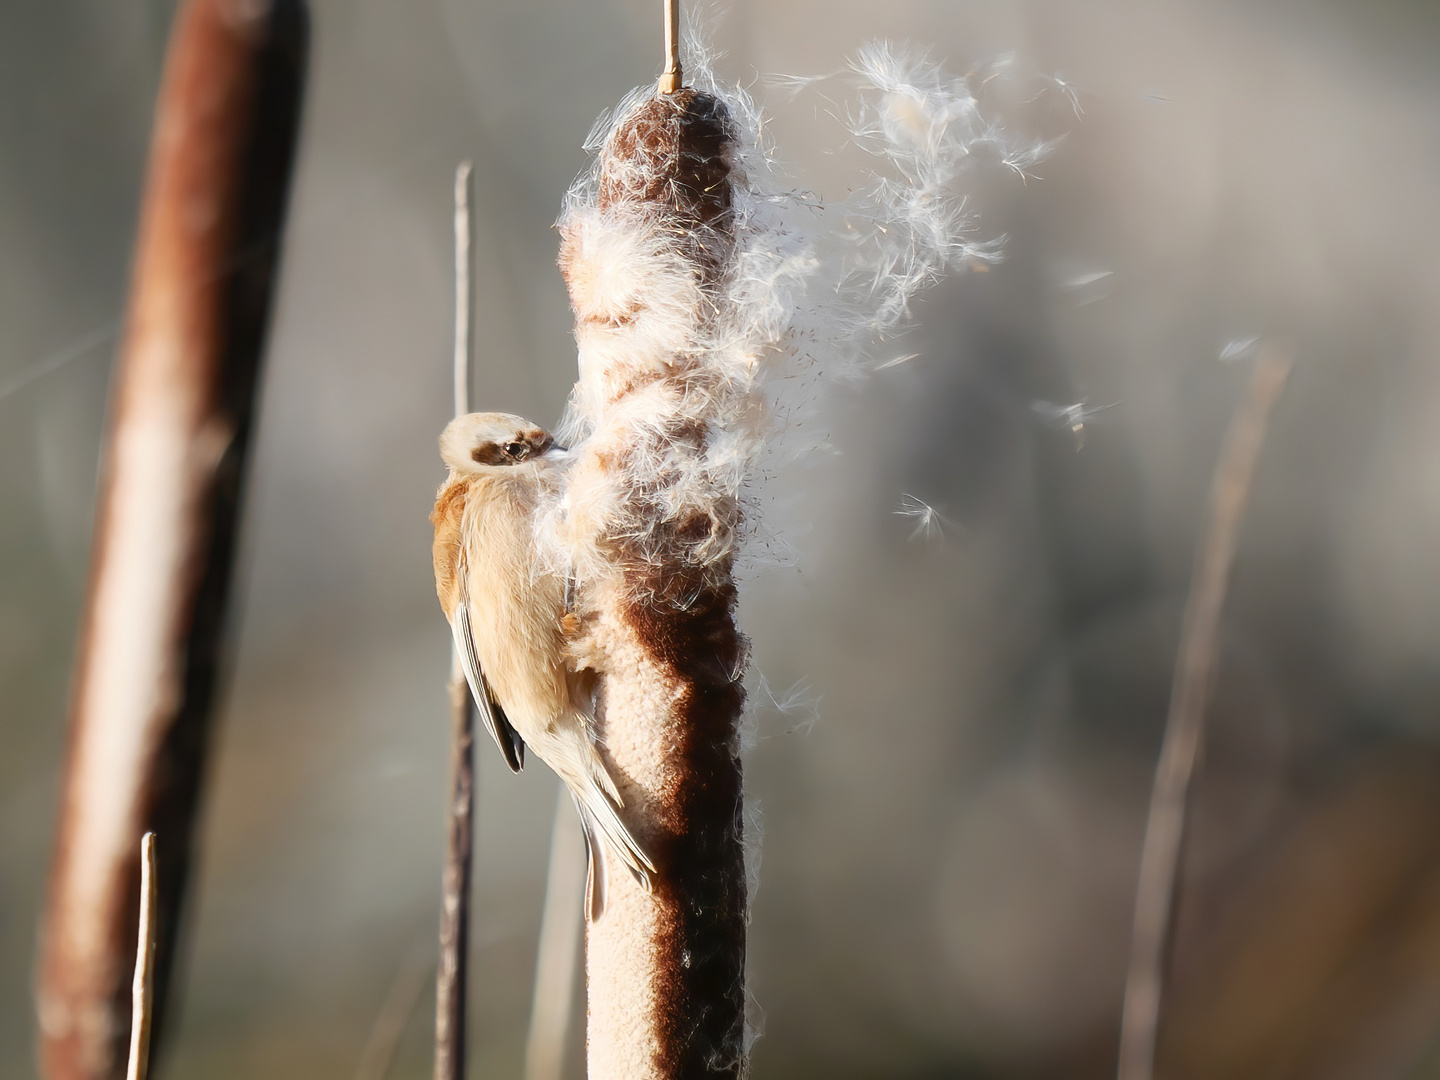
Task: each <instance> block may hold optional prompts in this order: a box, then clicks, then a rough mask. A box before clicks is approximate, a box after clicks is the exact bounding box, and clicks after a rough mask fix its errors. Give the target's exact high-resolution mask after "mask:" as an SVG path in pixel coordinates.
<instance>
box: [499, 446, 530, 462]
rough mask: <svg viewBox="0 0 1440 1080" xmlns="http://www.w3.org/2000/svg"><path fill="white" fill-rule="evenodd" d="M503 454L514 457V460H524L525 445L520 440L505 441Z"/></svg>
mask: <svg viewBox="0 0 1440 1080" xmlns="http://www.w3.org/2000/svg"><path fill="white" fill-rule="evenodd" d="M504 449H505V456H506V457H510V458H514V459H515V460H516V461H524V460H525V451H526V446H525V444H524V443H522V442H507V443H506V444H505V447H504Z"/></svg>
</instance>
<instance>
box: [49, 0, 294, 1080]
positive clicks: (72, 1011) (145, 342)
mask: <svg viewBox="0 0 1440 1080" xmlns="http://www.w3.org/2000/svg"><path fill="white" fill-rule="evenodd" d="M306 37H307V17H306V13H305V8H304V5H303V2H302V0H269V2H265V0H189V2H187V3H185V4H183V5H181V7H180V10H179V12H178V14H177V16H176V20H175V26H174V31H173V34H172V37H171V42H170V49H169V53H168V56H167V60H166V68H165V75H164V80H163V83H162V87H161V91H160V98H159V102H158V104H157V107H156V118H155V130H154V136H153V143H152V146H151V153H150V164H149V175H148V179H147V182H146V189H145V201H144V206H143V210H142V213H141V223H140V234H139V239H138V243H137V248H136V258H135V268H134V276H133V279H132V282H131V294H130V304H129V310H128V313H127V319H126V330H125V337H124V342H123V346H122V350H121V356H120V360H119V364H118V366H117V369H116V374H115V382H114V386H113V388H112V393H111V413H110V418H109V427H108V433H107V440H106V444H105V460H104V463H103V469H102V483H101V491H100V504H99V509H98V512H97V515H96V528H95V539H94V546H93V551H92V558H91V571H90V584H89V591H88V594H87V598H86V605H85V614H84V620H83V624H82V629H81V633H80V642H79V648H78V659H77V666H76V674H75V681H74V689H73V697H72V702H71V713H70V743H69V751H68V757H67V761H66V765H65V774H64V780H63V793H62V798H61V806H60V816H59V822H58V825H57V828H56V832H55V848H54V855H53V861H52V865H51V877H50V891H49V898H48V902H47V906H46V909H45V915H44V921H45V925H44V930H43V940H42V944H41V950H40V958H39V988H38V1003H37V1004H38V1012H39V1039H40V1065H41V1071H42V1073H43V1075H44V1076H46V1077H47V1078H49V1080H113V1078H115V1077H118V1076H121V1075H123V1072H124V1069H125V1059H126V1041H127V1040H126V1035H127V1032H128V1029H129V1027H130V1025H129V1016H130V1011H131V1005H130V1001H129V995H128V994H127V993H126V990H127V982H128V977H129V973H130V965H129V958H130V957H131V956H133V955H134V952H135V929H136V904H137V897H138V895H139V890H138V888H137V886H138V884H139V873H140V870H139V866H138V865H137V862H136V859H135V852H136V850H137V848H138V846H139V842H140V837H141V834H142V833H144V832H147V831H154V832H158V833H160V834H162V835H164V837H165V845H164V847H163V848H162V849H161V851H160V852H159V859H160V865H159V871H158V877H159V902H158V911H159V932H158V941H159V960H158V963H157V967H156V971H155V989H154V993H155V1029H156V1034H157V1036H158V1035H159V1034H160V1033H161V1028H162V1022H163V1019H164V1012H165V1010H164V1005H165V998H166V988H167V986H168V974H169V969H170V964H171V962H172V960H173V958H174V956H175V955H176V949H175V938H176V933H177V929H178V927H179V925H180V912H181V901H182V898H183V895H184V891H185V885H186V880H187V877H188V865H189V861H190V852H191V845H192V831H193V825H194V821H195V813H196V807H197V804H198V801H199V795H200V787H201V779H202V776H203V773H204V760H205V752H206V747H207V744H208V741H209V731H210V717H211V715H212V712H213V704H214V699H215V686H216V676H217V671H218V667H219V664H220V658H221V657H220V654H221V644H222V638H223V633H222V631H223V628H224V624H225V615H226V608H227V601H228V598H229V593H230V579H231V568H232V564H233V562H234V554H235V544H236V536H237V532H238V526H239V522H240V494H241V486H242V480H243V475H244V465H245V460H246V450H247V447H248V445H249V437H250V430H251V424H252V419H253V413H254V403H255V396H256V387H257V381H258V376H259V372H260V359H261V354H262V351H263V348H264V344H265V335H266V327H267V323H268V316H269V311H270V300H271V295H272V292H273V284H274V278H275V271H276V267H277V263H278V256H279V250H280V244H279V238H280V230H281V226H282V224H283V220H284V215H285V205H286V195H287V191H288V187H289V178H290V170H291V163H292V160H293V153H294V146H295V136H296V132H297V128H298V121H299V110H300V95H301V88H302V83H303V77H304V67H305V55H306Z"/></svg>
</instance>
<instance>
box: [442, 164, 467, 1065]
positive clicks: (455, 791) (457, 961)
mask: <svg viewBox="0 0 1440 1080" xmlns="http://www.w3.org/2000/svg"><path fill="white" fill-rule="evenodd" d="M470 171H471V170H470V163H469V162H468V161H466V162H462V163H461V164H460V166H459V167H458V168H456V170H455V351H454V356H453V367H454V382H455V415H456V416H461V415H463V414H465V413H467V412H469V411H470V334H471V329H470V260H471V254H470V235H471V226H470ZM447 806H448V809H447V820H448V829H447V834H446V837H447V838H446V845H445V872H444V877H443V879H442V882H441V900H440V963H439V967H438V969H437V971H436V975H435V1080H464V1076H465V1010H466V1000H467V990H468V986H469V970H468V966H469V952H470V868H471V858H472V855H473V845H474V833H475V823H474V813H475V705H474V703H473V702H472V701H471V700H470V687H469V685H468V684H467V683H466V681H465V672H464V669H463V668H462V667H461V666H460V658H459V656H458V655H457V654H455V653H454V651H453V649H452V652H451V659H450V801H449V803H448V804H447Z"/></svg>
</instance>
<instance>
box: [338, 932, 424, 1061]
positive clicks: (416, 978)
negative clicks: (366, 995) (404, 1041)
mask: <svg viewBox="0 0 1440 1080" xmlns="http://www.w3.org/2000/svg"><path fill="white" fill-rule="evenodd" d="M427 952H428V950H426V949H418V948H416V949H411V950H410V952H409V953H407V954H406V956H405V958H404V959H403V960H402V961H401V962H400V967H399V969H398V970H397V971H396V972H395V977H394V978H393V979H392V980H391V982H390V989H389V991H388V992H387V993H386V994H385V1000H384V1002H382V1003H381V1005H380V1011H379V1012H378V1013H376V1014H375V1022H374V1023H373V1024H371V1025H370V1035H369V1037H368V1038H367V1039H366V1040H365V1049H364V1050H363V1051H362V1052H361V1054H360V1064H359V1065H358V1066H357V1067H356V1069H355V1080H385V1077H386V1076H388V1075H389V1074H390V1067H391V1066H392V1065H393V1064H394V1063H395V1054H396V1052H397V1051H398V1050H399V1049H400V1040H401V1038H402V1037H403V1036H404V1034H405V1028H406V1025H407V1024H409V1022H410V1017H411V1015H412V1014H413V1013H414V1012H415V1006H416V1005H417V1004H418V1003H419V1001H420V995H421V994H422V993H424V991H425V981H426V979H427V978H428V977H429V975H430V965H429V963H427V961H426V953H427Z"/></svg>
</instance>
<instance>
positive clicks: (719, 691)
mask: <svg viewBox="0 0 1440 1080" xmlns="http://www.w3.org/2000/svg"><path fill="white" fill-rule="evenodd" d="M731 146H732V129H731V121H730V116H729V113H728V111H727V109H726V107H725V105H724V104H723V103H722V102H720V101H719V100H718V99H716V98H715V97H713V96H711V95H709V94H706V93H702V92H698V91H695V90H692V89H688V88H681V89H679V90H677V91H675V92H674V93H672V94H664V93H656V94H655V95H654V96H652V97H649V98H648V99H646V100H643V101H641V102H638V103H636V104H635V106H634V107H633V108H632V109H631V111H630V112H629V113H628V114H627V115H626V116H625V118H624V119H622V120H621V121H620V123H619V125H618V126H617V127H616V129H615V130H614V131H613V132H612V134H611V136H610V138H609V140H608V141H607V144H606V147H605V149H604V150H602V152H601V155H600V162H599V175H598V178H597V179H598V186H597V200H596V203H595V204H594V208H593V211H587V213H590V214H591V215H592V216H591V217H589V218H586V219H583V220H582V219H581V218H578V217H577V218H575V219H573V220H571V221H570V222H568V223H562V235H563V244H564V247H563V249H562V255H561V262H562V266H564V268H565V271H566V275H567V278H568V280H569V284H570V287H571V298H572V301H573V302H574V304H575V307H576V317H577V322H578V330H577V336H578V337H579V338H580V339H581V355H582V361H581V364H582V377H581V388H580V391H579V393H580V394H581V395H582V397H583V396H584V395H586V394H589V397H588V398H587V399H586V400H588V401H590V402H591V404H592V406H593V407H594V409H595V410H596V413H595V416H596V423H597V425H598V429H599V430H598V431H597V433H596V434H595V435H592V436H591V437H590V438H589V439H587V440H586V442H585V443H584V444H582V445H581V447H579V449H578V456H577V461H576V464H575V467H574V472H573V474H572V480H571V482H570V487H569V493H570V498H571V499H572V500H573V501H574V502H575V504H576V505H577V507H581V504H583V503H584V498H583V497H582V493H583V492H596V491H603V492H609V493H610V494H609V495H604V496H602V498H606V499H609V498H611V497H613V499H614V500H615V501H614V502H610V503H606V504H605V505H608V506H610V507H612V509H613V511H614V514H615V516H614V517H612V518H607V519H605V520H603V521H602V522H601V523H600V524H599V525H598V526H597V528H598V532H597V533H596V534H594V535H593V536H591V541H590V542H591V543H592V547H590V548H589V549H588V550H592V551H594V552H596V553H598V559H599V563H600V565H599V566H598V567H591V568H589V569H587V570H585V571H584V572H583V573H582V575H581V578H582V580H581V587H582V588H581V591H582V602H581V611H580V614H581V629H580V632H579V635H578V637H579V640H578V641H577V653H579V654H580V655H581V656H582V657H583V660H584V662H585V664H586V665H587V666H589V667H591V668H592V669H593V670H595V671H596V672H597V673H598V674H599V676H600V678H599V686H598V692H597V695H596V701H597V721H598V726H599V731H600V736H601V747H602V752H603V754H604V755H605V758H606V764H607V766H608V768H609V772H610V775H611V776H613V777H614V778H615V780H616V783H617V785H618V787H619V790H620V795H621V797H622V799H623V802H624V818H625V821H626V823H627V824H628V826H629V827H630V829H631V831H632V833H633V834H634V835H635V836H636V838H637V839H638V840H639V841H640V843H641V845H642V846H643V847H644V848H645V850H646V852H647V853H648V854H649V856H650V857H651V859H652V860H653V862H654V863H655V865H656V867H657V871H658V872H657V873H656V874H655V875H654V889H653V892H646V891H645V890H644V889H643V888H642V887H641V885H640V884H639V883H637V882H636V881H635V880H634V879H632V878H631V877H630V876H629V875H627V874H626V873H625V872H624V871H623V869H621V868H619V866H618V864H617V862H616V861H614V860H612V862H611V870H610V874H609V895H608V898H607V902H606V909H605V913H604V916H603V917H602V918H600V919H598V920H595V921H592V922H591V923H590V925H589V929H588V934H587V974H588V990H589V1025H588V1048H589V1050H588V1052H589V1075H590V1077H591V1078H592V1080H646V1078H657V1080H658V1078H674V1077H690V1076H701V1075H711V1074H714V1075H717V1076H740V1075H741V1074H742V1073H743V1072H744V1068H745V1066H744V1054H743V1030H744V1021H743V1014H744V971H745V913H746V890H745V871H744V853H743V849H742V833H743V827H742V819H741V799H742V784H741V768H740V761H739V758H738V756H737V754H738V740H737V738H736V725H737V723H738V721H739V717H740V711H741V706H742V704H743V693H742V691H741V688H740V684H739V681H738V680H739V675H740V673H741V671H742V670H743V667H744V653H745V645H744V641H743V639H742V638H741V636H740V634H739V633H738V631H737V630H736V626H735V619H734V608H735V586H734V583H733V581H732V579H731V572H730V567H731V556H730V554H728V552H729V551H731V550H732V548H731V547H730V546H729V545H730V544H731V543H732V541H733V537H734V535H735V533H736V529H737V523H738V521H739V517H740V510H739V506H738V504H737V501H736V498H735V497H734V495H733V493H732V492H731V491H730V489H727V488H725V487H724V486H723V485H720V484H714V485H711V484H709V483H708V482H706V481H704V480H700V481H699V482H698V484H697V486H695V487H692V488H687V489H686V494H685V495H683V496H682V495H681V494H680V492H679V488H678V485H679V484H680V483H681V481H680V479H679V478H680V477H681V476H684V475H687V473H686V468H685V467H684V466H682V465H680V464H679V463H680V462H686V461H703V460H704V459H705V458H704V456H705V454H706V453H707V452H708V451H707V447H709V446H710V445H711V443H710V439H711V436H712V434H713V435H714V436H715V437H717V438H718V437H719V435H720V431H719V429H718V427H715V424H716V421H717V416H716V415H715V414H714V413H713V412H712V409H713V406H712V405H710V404H707V403H710V402H713V401H715V400H718V394H719V391H718V390H717V389H716V387H717V386H718V383H717V382H716V381H715V380H716V376H715V373H714V371H713V369H711V368H710V367H708V366H707V363H706V360H705V354H704V346H703V339H704V338H705V335H706V332H707V330H706V328H707V326H708V325H709V320H711V319H713V318H715V317H717V310H718V309H717V306H716V305H718V304H721V303H723V302H724V301H723V298H722V297H721V296H720V292H719V283H720V282H721V281H722V280H724V278H725V275H726V273H727V270H728V263H729V259H730V258H731V253H732V244H733V236H732V234H731V229H732V218H731V207H732V188H731V185H732V182H733V178H732V176H731V161H730V152H731ZM586 222H588V223H589V224H586ZM585 229H590V230H591V231H590V232H589V233H586V232H584V230H585ZM597 236H606V237H609V238H611V239H612V240H614V241H615V242H616V243H626V242H628V241H627V240H626V238H627V237H639V238H640V242H641V243H642V244H644V245H651V246H647V247H645V248H644V250H647V251H655V250H663V251H664V252H665V254H664V255H663V259H664V260H665V261H664V263H663V266H664V268H665V269H664V270H662V271H659V273H660V274H661V277H660V278H657V279H656V280H657V281H670V282H677V281H678V282H680V283H682V285H683V284H684V283H685V282H690V283H693V285H689V286H684V287H685V288H695V289H698V290H699V292H698V293H694V294H693V300H692V301H688V302H687V303H689V307H688V309H686V313H680V314H677V312H676V310H675V309H674V308H673V306H672V307H671V308H669V309H665V310H657V309H659V308H660V307H661V305H662V304H663V302H664V301H665V299H666V297H665V296H663V295H661V293H660V291H659V289H658V286H655V287H651V286H647V287H642V288H640V290H639V291H638V292H637V293H636V294H635V295H634V296H632V297H631V298H630V299H629V300H628V301H626V306H625V308H624V310H612V305H611V304H610V301H609V299H608V297H609V295H610V294H607V293H606V292H605V290H606V288H607V287H608V282H609V281H610V280H611V279H609V278H607V277H605V272H604V270H603V269H602V268H603V267H604V266H605V265H606V264H605V262H604V260H605V259H606V258H607V257H608V256H607V252H609V251H613V250H614V249H613V247H608V248H607V247H606V246H604V245H603V244H602V245H600V246H598V247H597V246H595V244H594V243H593V241H594V240H595V238H596V237H597ZM653 245H660V247H659V248H657V247H654V246H653ZM642 265H650V264H642ZM641 272H642V273H648V272H649V271H644V270H642V271H641ZM597 275H599V276H597ZM687 295H692V294H687ZM657 319H658V320H668V321H667V322H666V325H673V326H676V327H679V326H681V324H682V322H683V323H686V324H688V325H689V327H690V329H689V330H686V331H684V334H683V335H682V336H686V337H687V339H688V340H690V341H691V342H693V343H695V344H693V345H690V346H682V347H680V348H679V349H678V350H677V351H676V352H674V353H673V354H671V355H669V356H668V358H664V359H663V360H662V361H661V362H660V363H655V362H653V361H651V360H650V359H648V358H646V357H643V356H640V355H638V354H636V353H634V352H631V351H629V350H627V348H626V347H625V345H624V342H625V341H626V340H627V337H626V336H627V335H631V334H641V335H644V334H648V333H651V330H650V328H651V327H653V326H654V325H655V320H657ZM677 320H678V321H677ZM650 340H651V341H653V340H655V339H653V338H651V339H650ZM677 340H678V339H677ZM587 350H590V351H589V352H588V355H587ZM666 462H674V463H677V464H676V467H675V468H674V469H672V468H670V467H669V466H667V465H665V464H664V463H666ZM657 470H658V471H657ZM581 508H582V509H583V507H581ZM584 521H585V519H584V518H583V515H582V517H581V518H579V519H577V524H576V526H575V527H576V528H578V529H581V530H583V529H584V528H585V524H584ZM606 522H608V524H607V523H606ZM717 548H718V549H719V550H721V551H722V552H726V553H725V554H721V555H713V556H712V555H710V554H708V553H711V552H713V551H715V550H716V549H717Z"/></svg>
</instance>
